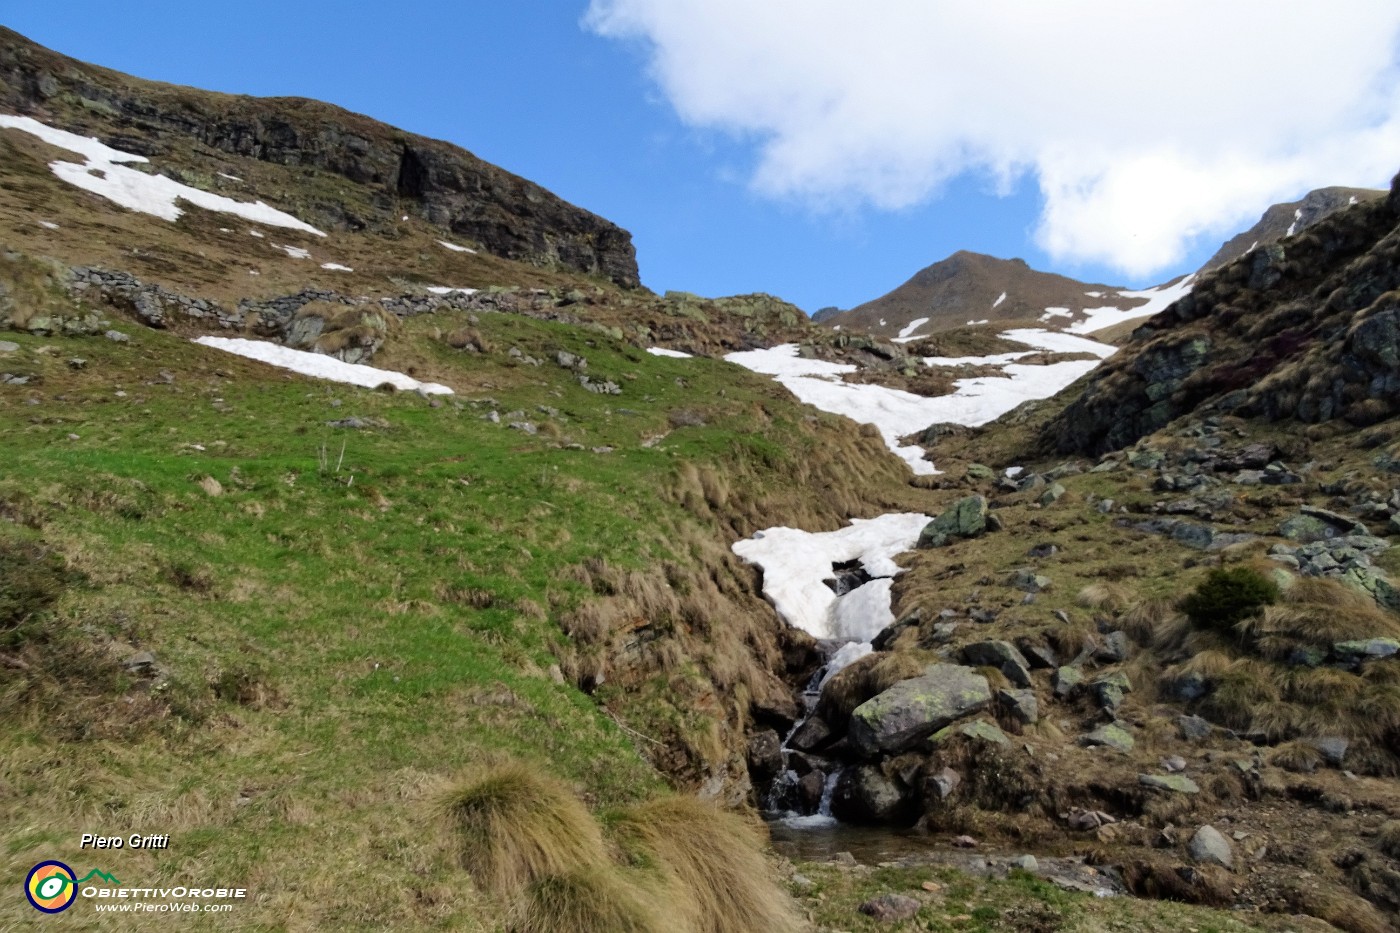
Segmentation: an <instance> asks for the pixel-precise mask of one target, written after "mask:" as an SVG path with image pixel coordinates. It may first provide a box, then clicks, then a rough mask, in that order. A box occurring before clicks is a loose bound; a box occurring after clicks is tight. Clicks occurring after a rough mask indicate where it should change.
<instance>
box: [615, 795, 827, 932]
mask: <svg viewBox="0 0 1400 933" xmlns="http://www.w3.org/2000/svg"><path fill="white" fill-rule="evenodd" d="M615 829H616V832H617V834H618V836H619V837H620V838H621V839H622V840H624V842H625V843H626V844H629V845H630V846H634V847H636V848H638V849H640V850H641V851H642V852H644V853H645V854H646V855H647V856H649V857H650V859H652V860H654V861H655V862H656V863H657V864H658V865H659V867H660V868H661V870H662V872H663V873H664V875H665V878H666V883H667V892H666V893H667V897H666V899H665V900H666V904H667V909H668V913H669V914H673V915H674V916H672V917H671V919H670V920H669V922H670V924H671V929H675V928H677V927H680V926H681V923H680V921H681V919H682V918H684V920H687V921H689V926H688V929H690V930H693V931H694V933H749V931H756V930H762V931H764V933H795V931H797V930H799V929H801V928H802V922H801V920H800V919H799V917H798V915H797V912H796V909H795V906H794V905H793V903H792V901H791V900H790V899H789V898H788V896H787V894H786V893H784V891H783V890H782V887H781V885H780V884H779V882H778V879H777V878H776V877H775V876H774V874H773V872H772V869H771V868H770V866H769V864H768V861H767V859H766V858H765V857H764V853H763V844H762V841H761V839H760V837H759V835H758V834H757V833H756V832H755V831H754V830H753V828H752V827H750V826H749V825H747V824H746V823H745V822H744V821H743V820H742V819H740V818H739V817H737V816H735V815H733V814H730V813H725V812H723V811H720V810H718V809H716V808H715V807H713V806H711V805H709V804H706V803H704V802H702V801H700V800H697V799H695V798H693V797H665V798H661V799H658V800H653V801H650V802H648V803H644V804H641V805H640V806H637V807H634V808H632V809H630V810H628V811H626V812H625V813H624V814H622V816H621V817H620V818H619V820H618V821H617V823H616V824H615Z"/></svg>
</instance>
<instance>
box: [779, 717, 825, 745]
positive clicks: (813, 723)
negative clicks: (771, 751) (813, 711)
mask: <svg viewBox="0 0 1400 933" xmlns="http://www.w3.org/2000/svg"><path fill="white" fill-rule="evenodd" d="M830 738H831V727H830V726H828V725H827V724H826V721H825V720H824V719H822V718H821V717H820V716H808V717H807V718H806V719H805V720H804V721H803V723H802V725H800V726H798V727H797V731H796V732H794V733H793V734H792V737H791V738H789V739H788V745H789V746H791V747H792V748H795V749H797V750H798V751H803V752H811V751H816V750H817V749H819V748H821V747H822V746H823V745H825V744H826V742H827V741H828V740H829V739H830Z"/></svg>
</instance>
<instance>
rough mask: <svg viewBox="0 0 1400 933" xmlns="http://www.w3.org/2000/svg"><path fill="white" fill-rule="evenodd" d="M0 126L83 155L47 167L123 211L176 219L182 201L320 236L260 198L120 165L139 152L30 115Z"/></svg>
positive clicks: (3, 119) (0, 119) (1, 120)
mask: <svg viewBox="0 0 1400 933" xmlns="http://www.w3.org/2000/svg"><path fill="white" fill-rule="evenodd" d="M0 129H12V130H20V131H22V132H25V133H29V134H30V135H32V136H37V137H38V138H39V139H41V140H43V141H44V142H46V143H48V144H49V145H51V146H57V147H58V148H60V149H66V150H68V151H69V152H74V153H77V154H78V155H80V156H83V157H84V158H85V159H86V160H87V161H86V162H85V163H84V164H83V165H78V164H77V163H75V162H64V161H62V160H58V161H54V162H50V163H49V169H50V170H51V171H52V172H53V173H54V174H55V175H57V176H58V177H59V178H60V179H62V180H63V181H66V182H67V183H68V184H70V185H73V186H75V187H78V188H82V189H83V190H84V191H90V192H92V193H93V194H95V195H98V196H99V197H103V198H106V199H107V200H109V201H111V202H112V203H114V204H117V205H120V206H121V207H125V208H127V209H128V210H133V211H140V212H141V213H144V214H151V215H153V216H155V217H159V218H161V219H162V220H170V221H174V220H178V219H179V217H180V215H181V214H182V213H184V211H182V210H181V209H180V208H179V207H177V206H176V202H177V201H185V202H188V203H190V204H193V205H194V206H196V207H202V208H204V209H205V210H209V211H219V212H221V213H225V214H234V215H237V216H239V217H242V218H244V219H246V220H252V221H255V222H257V223H260V224H267V225H268V226H272V227H287V228H290V229H293V230H301V231H303V232H305V233H314V234H315V235H316V236H325V234H324V233H322V232H321V231H320V230H317V229H316V228H315V227H312V226H311V225H309V224H306V223H303V222H302V221H300V220H298V219H297V218H295V217H293V216H292V215H291V214H285V213H283V212H282V211H279V210H277V209H275V208H273V207H269V206H268V205H266V204H264V203H263V202H262V201H257V202H255V203H252V204H249V203H247V202H244V201H235V200H233V199H232V198H226V197H224V196H222V195H218V194H211V193H210V192H208V191H201V190H199V189H198V188H191V187H190V186H189V185H182V184H180V183H179V182H177V181H174V180H173V179H170V178H166V177H165V176H164V175H147V174H145V173H144V172H138V171H137V170H136V169H134V168H129V167H127V165H125V164H123V163H144V162H148V161H149V160H148V159H147V158H146V157H145V156H140V155H135V154H134V153H130V152H122V151H121V150H120V149H113V148H112V147H111V146H108V145H106V144H105V143H101V142H99V141H97V140H96V139H93V138H91V137H87V136H79V135H78V134H77V133H69V132H66V131H65V130H60V129H55V128H54V127H51V126H48V125H47V124H44V123H40V122H39V121H38V120H35V119H34V118H32V117H15V116H5V115H0Z"/></svg>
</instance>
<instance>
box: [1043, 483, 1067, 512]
mask: <svg viewBox="0 0 1400 933" xmlns="http://www.w3.org/2000/svg"><path fill="white" fill-rule="evenodd" d="M1065 492H1066V490H1065V487H1063V486H1061V485H1060V484H1059V483H1052V484H1051V485H1050V487H1049V488H1048V489H1046V490H1045V491H1044V492H1042V493H1041V494H1040V499H1039V500H1038V501H1039V502H1040V504H1041V505H1042V506H1051V505H1054V504H1055V503H1056V502H1059V501H1060V499H1061V498H1063V497H1064V494H1065Z"/></svg>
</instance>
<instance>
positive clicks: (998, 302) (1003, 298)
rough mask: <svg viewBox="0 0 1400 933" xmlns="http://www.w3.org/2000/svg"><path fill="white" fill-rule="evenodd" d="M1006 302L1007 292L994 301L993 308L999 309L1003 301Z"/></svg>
mask: <svg viewBox="0 0 1400 933" xmlns="http://www.w3.org/2000/svg"><path fill="white" fill-rule="evenodd" d="M1005 300H1006V292H1002V293H1001V294H1000V295H998V296H997V300H996V301H994V302H992V307H993V308H995V307H997V306H998V305H1000V304H1001V303H1002V302H1003V301H1005Z"/></svg>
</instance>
